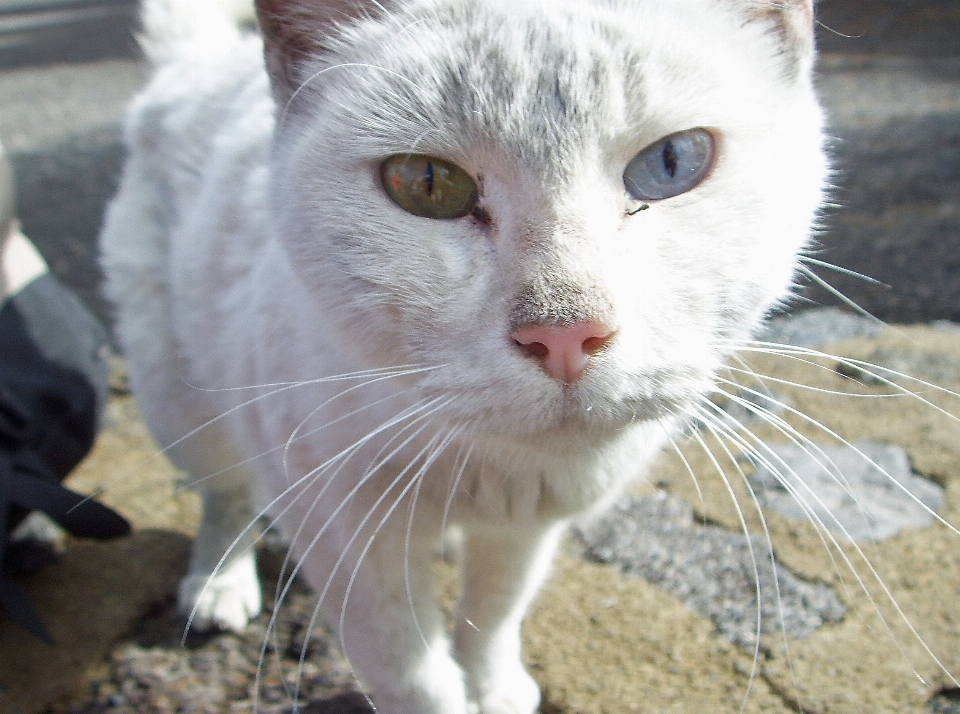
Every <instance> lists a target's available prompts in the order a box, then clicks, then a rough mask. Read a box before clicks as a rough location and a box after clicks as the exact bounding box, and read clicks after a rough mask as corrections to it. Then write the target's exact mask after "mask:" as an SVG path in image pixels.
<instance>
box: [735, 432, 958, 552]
mask: <svg viewBox="0 0 960 714" xmlns="http://www.w3.org/2000/svg"><path fill="white" fill-rule="evenodd" d="M768 447H769V449H770V451H769V452H764V453H763V454H762V456H763V457H764V461H765V462H766V463H762V464H758V465H757V468H756V471H755V472H754V473H753V475H752V476H751V477H750V484H751V486H752V487H753V491H754V493H755V494H756V495H757V499H758V500H759V501H760V504H761V506H763V507H766V508H771V509H773V510H775V511H777V512H779V513H782V514H784V515H787V516H790V517H791V518H796V519H798V520H804V521H807V520H811V519H812V520H813V521H814V522H816V523H818V524H822V525H823V526H824V527H826V528H827V529H828V530H829V531H830V532H831V533H833V534H834V535H835V536H836V537H838V538H840V539H847V538H852V539H853V540H858V541H863V540H882V539H884V538H890V537H892V536H894V535H896V534H897V533H899V532H900V531H901V530H903V529H904V528H922V527H924V526H928V525H931V524H932V523H933V522H934V520H935V517H934V515H933V514H932V513H931V511H933V512H936V511H937V510H938V509H939V508H940V507H941V506H942V505H943V498H944V492H943V489H942V488H940V487H939V486H938V485H936V484H935V483H933V482H932V481H929V480H927V479H924V478H921V477H919V476H916V475H914V473H913V472H912V470H911V468H910V460H909V459H908V458H907V454H906V452H904V451H903V449H901V448H900V447H898V446H892V445H890V444H880V443H877V442H873V441H861V442H856V443H854V444H853V445H852V448H851V447H850V446H842V445H841V446H820V447H806V448H804V447H801V446H798V445H796V444H768Z"/></svg>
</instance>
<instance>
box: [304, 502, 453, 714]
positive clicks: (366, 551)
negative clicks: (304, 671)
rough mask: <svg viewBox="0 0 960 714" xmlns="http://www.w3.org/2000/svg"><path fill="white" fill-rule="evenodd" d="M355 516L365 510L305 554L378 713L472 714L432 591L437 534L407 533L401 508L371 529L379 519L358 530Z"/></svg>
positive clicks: (316, 585) (333, 622)
mask: <svg viewBox="0 0 960 714" xmlns="http://www.w3.org/2000/svg"><path fill="white" fill-rule="evenodd" d="M356 513H360V514H361V515H362V514H363V510H362V509H361V508H359V507H355V508H354V509H351V512H350V513H349V514H348V513H343V514H341V515H340V516H339V517H338V518H337V519H336V520H337V521H338V523H337V526H338V527H337V528H336V530H338V531H339V532H338V533H337V534H336V535H335V536H332V537H329V538H326V537H325V538H322V539H320V540H318V541H317V542H316V543H313V544H311V545H310V546H309V549H308V550H307V552H306V553H304V554H302V555H301V557H300V560H301V564H302V572H303V574H304V575H305V577H306V578H307V580H308V581H309V582H310V584H311V586H312V587H313V588H314V590H315V591H316V592H317V593H318V594H320V595H321V596H322V598H323V599H322V602H321V607H322V609H323V611H324V613H325V615H326V618H327V620H328V622H329V624H330V626H331V629H333V630H334V632H336V633H338V634H339V636H340V638H341V642H342V644H343V648H344V653H345V654H346V655H347V657H348V659H349V660H350V663H351V665H352V666H353V668H354V670H355V671H356V674H357V675H358V677H359V678H360V679H361V680H362V681H363V682H364V683H365V684H366V685H367V686H368V687H369V689H370V691H371V694H372V698H373V702H374V704H375V705H376V708H377V712H378V714H468V708H467V696H466V690H465V686H464V682H463V672H462V670H461V668H460V665H459V664H457V662H456V661H455V660H454V658H453V656H452V654H451V651H450V649H451V648H450V640H449V637H448V635H447V633H446V628H445V626H444V619H443V615H442V613H441V610H440V607H439V604H438V602H437V600H436V596H435V594H434V588H433V573H432V565H433V559H434V553H435V548H436V540H437V536H438V535H439V534H438V533H434V532H432V530H431V532H430V533H429V534H427V535H426V536H424V535H422V534H418V533H417V532H416V529H414V530H413V532H412V533H411V532H409V531H408V529H407V519H406V517H405V516H406V512H405V511H404V509H399V508H398V509H397V510H396V512H395V514H394V515H395V516H396V517H395V518H391V519H388V520H387V521H386V522H384V523H379V525H378V526H376V527H374V525H373V524H374V523H377V522H378V519H379V514H377V516H375V517H374V518H373V519H371V523H368V524H367V526H366V527H359V528H358V529H356V530H355V528H354V526H353V525H351V523H352V521H351V520H350V517H351V516H352V515H353V514H356ZM401 514H402V516H403V517H401ZM436 520H437V521H438V522H439V520H440V519H439V518H438V519H436ZM340 521H343V523H340ZM318 522H322V520H319V521H318ZM331 530H333V529H331ZM358 531H359V532H358ZM344 542H352V545H348V546H347V547H346V548H345V547H344V546H343V545H342V544H343V543H344ZM294 547H295V548H296V543H295V544H294ZM345 550H346V552H344V551H345Z"/></svg>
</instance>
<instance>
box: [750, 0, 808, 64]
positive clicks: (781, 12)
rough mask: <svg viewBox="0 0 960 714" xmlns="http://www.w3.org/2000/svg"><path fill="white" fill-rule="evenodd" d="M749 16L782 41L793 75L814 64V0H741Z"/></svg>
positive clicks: (785, 56)
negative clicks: (769, 29)
mask: <svg viewBox="0 0 960 714" xmlns="http://www.w3.org/2000/svg"><path fill="white" fill-rule="evenodd" d="M738 4H740V5H741V6H743V7H745V8H746V10H747V12H748V15H749V17H750V19H751V20H752V21H756V22H763V23H765V24H767V25H768V26H769V27H770V28H771V32H775V33H776V34H777V35H778V36H779V38H780V40H781V43H782V45H783V56H784V59H785V60H786V61H787V63H788V69H789V73H790V75H791V76H794V77H797V76H801V75H803V74H805V73H806V72H808V71H809V69H810V68H811V67H812V65H813V50H814V37H813V35H814V33H813V29H814V22H813V4H814V0H738Z"/></svg>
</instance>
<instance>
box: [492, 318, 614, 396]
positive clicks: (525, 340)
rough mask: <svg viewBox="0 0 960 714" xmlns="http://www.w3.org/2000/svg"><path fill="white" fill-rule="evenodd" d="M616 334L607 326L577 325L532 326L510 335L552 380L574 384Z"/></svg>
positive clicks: (586, 323) (579, 323) (587, 323)
mask: <svg viewBox="0 0 960 714" xmlns="http://www.w3.org/2000/svg"><path fill="white" fill-rule="evenodd" d="M615 334H616V331H615V330H611V329H610V328H609V327H607V326H606V325H603V324H601V323H596V322H578V323H574V324H572V325H563V326H561V325H541V324H529V325H524V326H522V327H519V328H517V329H516V330H514V331H513V333H512V334H511V337H512V338H513V341H514V342H515V343H516V344H517V346H518V347H520V348H522V349H523V350H524V351H525V352H526V353H527V354H529V355H531V356H533V357H536V358H537V359H539V360H540V363H541V365H542V367H543V369H544V370H545V371H546V372H547V374H549V375H550V376H551V377H553V378H555V379H557V380H560V381H561V382H565V383H567V384H572V383H573V382H576V381H577V380H578V379H580V376H581V375H582V374H583V372H584V370H585V369H586V367H587V364H588V362H589V361H590V358H591V357H592V356H594V355H595V354H597V353H598V352H600V351H601V350H602V349H603V348H604V347H606V346H607V344H608V343H609V342H610V341H611V340H612V339H613V337H614V335H615Z"/></svg>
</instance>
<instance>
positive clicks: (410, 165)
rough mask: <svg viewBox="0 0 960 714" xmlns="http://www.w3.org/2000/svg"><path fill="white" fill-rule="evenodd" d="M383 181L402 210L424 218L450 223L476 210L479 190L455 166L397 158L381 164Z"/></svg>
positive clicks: (429, 158)
mask: <svg viewBox="0 0 960 714" xmlns="http://www.w3.org/2000/svg"><path fill="white" fill-rule="evenodd" d="M380 180H381V182H382V183H383V188H384V190H385V191H386V193H387V195H388V196H389V197H390V198H391V199H392V200H393V202H394V203H396V204H397V205H398V206H400V208H402V209H403V210H405V211H407V212H408V213H412V214H413V215H415V216H420V217H422V218H434V219H437V220H449V219H454V218H463V217H464V216H467V215H470V214H471V213H472V212H473V211H474V209H476V208H477V201H478V198H479V190H478V189H477V183H476V181H474V180H473V178H471V177H470V175H469V174H468V173H467V172H466V171H464V170H463V169H461V168H460V167H459V166H457V165H456V164H452V163H450V162H449V161H444V160H443V159H438V158H435V157H432V156H424V155H423V154H395V155H393V156H388V157H387V158H386V159H384V161H383V163H382V164H380Z"/></svg>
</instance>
